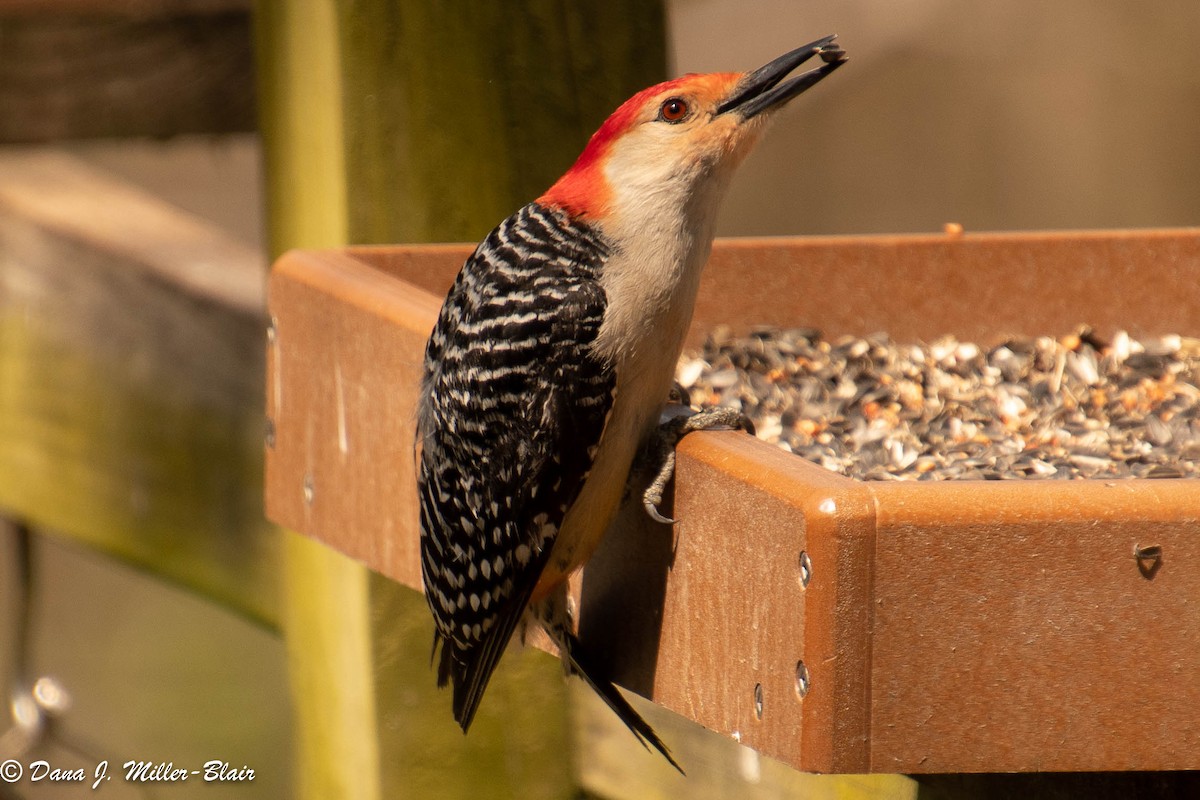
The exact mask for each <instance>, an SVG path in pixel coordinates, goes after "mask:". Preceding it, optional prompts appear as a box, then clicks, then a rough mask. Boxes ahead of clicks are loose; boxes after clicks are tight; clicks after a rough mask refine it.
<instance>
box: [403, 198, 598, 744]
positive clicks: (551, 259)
mask: <svg viewBox="0 0 1200 800" xmlns="http://www.w3.org/2000/svg"><path fill="white" fill-rule="evenodd" d="M607 256H608V251H607V248H606V247H605V245H604V243H603V241H602V240H601V238H600V236H599V234H598V233H597V232H596V231H595V230H594V229H592V228H590V227H588V226H587V225H586V224H584V223H582V222H580V221H578V220H574V219H572V218H570V217H569V216H568V215H567V214H565V213H563V212H562V211H559V210H556V209H552V208H548V207H544V206H540V205H538V204H536V203H535V204H530V205H527V206H525V207H524V208H522V209H521V210H520V211H518V212H517V213H516V214H514V215H513V216H511V217H509V218H508V219H507V220H505V221H504V222H502V223H501V224H500V225H499V226H498V227H497V228H496V229H495V230H493V231H492V232H491V233H490V234H489V235H488V237H487V238H486V239H485V240H484V241H483V242H482V243H481V244H480V245H479V247H478V248H477V249H476V250H475V252H474V253H473V254H472V255H471V257H470V258H468V259H467V261H466V263H465V264H464V265H463V268H462V271H461V272H460V273H459V275H458V278H457V280H456V281H455V283H454V286H453V287H452V288H451V290H450V293H449V295H448V296H447V297H446V301H445V304H444V305H443V306H442V311H441V314H440V315H439V317H438V321H437V325H436V326H435V328H434V330H433V334H432V336H431V337H430V339H429V344H428V346H427V348H426V351H425V365H424V368H425V374H424V378H423V381H422V386H421V398H420V405H419V412H418V421H417V441H418V445H419V453H420V456H419V464H418V465H417V484H418V491H419V496H420V509H421V571H422V575H423V576H424V580H425V590H426V598H427V599H428V601H429V605H430V608H431V609H432V610H433V616H434V620H435V622H436V627H437V632H436V637H435V647H436V646H437V644H438V643H439V642H440V644H441V647H442V655H441V661H440V662H439V669H438V683H439V685H445V683H446V682H447V680H449V681H451V682H452V683H453V685H454V713H455V717H456V719H458V721H459V723H460V724H462V726H463V728H464V729H465V728H466V727H467V726H468V725H469V724H470V721H471V718H472V717H473V715H474V710H475V708H476V706H477V704H478V701H479V698H480V696H481V695H482V694H483V690H484V688H485V687H486V685H487V682H488V680H489V678H490V677H491V674H492V671H493V669H494V668H495V665H496V662H497V660H498V659H499V657H500V655H501V654H502V653H503V651H504V648H505V647H506V645H507V643H508V640H509V639H510V638H511V636H512V633H513V630H514V629H515V627H516V625H517V622H518V621H519V620H520V618H521V615H522V613H523V611H524V610H525V607H526V605H527V604H528V602H529V597H530V593H531V592H532V591H533V588H534V586H535V585H536V584H537V581H538V577H539V575H540V574H541V572H542V569H543V568H544V566H545V564H546V561H547V559H548V557H549V554H550V550H551V548H552V547H553V545H554V540H555V537H556V535H557V533H558V528H559V526H560V525H561V523H562V521H563V517H564V515H565V513H566V510H567V508H568V507H569V506H570V504H571V503H572V502H573V501H574V500H575V498H576V496H577V495H578V493H579V490H580V488H581V487H582V485H583V482H584V480H585V479H586V477H587V473H588V470H589V469H590V468H591V464H592V455H593V453H594V452H595V449H596V446H597V444H598V443H599V441H600V437H601V434H602V433H603V431H604V424H605V420H606V417H607V414H608V411H609V409H610V408H611V407H612V402H613V393H614V390H615V386H616V376H615V373H614V370H613V368H612V366H611V365H608V364H604V363H601V362H600V361H599V360H598V359H596V358H595V357H594V356H593V354H592V352H591V348H590V344H591V343H592V342H593V341H594V340H595V338H596V335H597V333H598V332H599V330H600V325H601V322H602V321H603V318H604V309H605V296H604V291H603V289H602V288H601V286H600V282H599V278H600V272H601V270H602V269H603V266H604V262H605V260H606V258H607Z"/></svg>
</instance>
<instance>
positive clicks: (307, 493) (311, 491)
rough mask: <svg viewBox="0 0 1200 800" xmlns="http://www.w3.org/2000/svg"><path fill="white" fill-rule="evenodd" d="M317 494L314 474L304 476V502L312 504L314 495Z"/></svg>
mask: <svg viewBox="0 0 1200 800" xmlns="http://www.w3.org/2000/svg"><path fill="white" fill-rule="evenodd" d="M315 494H316V486H315V485H314V484H313V476H312V475H305V476H304V502H305V503H307V504H308V505H310V506H311V505H312V501H313V497H314V495H315Z"/></svg>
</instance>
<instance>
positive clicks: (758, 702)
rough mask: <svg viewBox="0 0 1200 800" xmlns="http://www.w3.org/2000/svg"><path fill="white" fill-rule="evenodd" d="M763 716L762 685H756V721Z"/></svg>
mask: <svg viewBox="0 0 1200 800" xmlns="http://www.w3.org/2000/svg"><path fill="white" fill-rule="evenodd" d="M762 715H763V691H762V684H761V683H756V684H754V717H755V719H762Z"/></svg>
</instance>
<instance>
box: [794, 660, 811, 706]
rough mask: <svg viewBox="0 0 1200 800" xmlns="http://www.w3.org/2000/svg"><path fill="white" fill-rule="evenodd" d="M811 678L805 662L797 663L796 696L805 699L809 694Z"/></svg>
mask: <svg viewBox="0 0 1200 800" xmlns="http://www.w3.org/2000/svg"><path fill="white" fill-rule="evenodd" d="M808 689H809V677H808V667H806V666H804V662H803V661H797V662H796V694H797V695H799V696H800V699H801V700H803V699H804V695H806V694H808Z"/></svg>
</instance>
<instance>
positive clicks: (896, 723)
mask: <svg viewBox="0 0 1200 800" xmlns="http://www.w3.org/2000/svg"><path fill="white" fill-rule="evenodd" d="M468 252H469V248H467V247H465V246H457V245H455V246H434V247H391V248H366V249H351V250H346V251H329V252H293V253H289V254H287V255H285V256H284V257H282V258H281V259H280V260H279V262H278V263H277V264H276V265H275V269H274V272H273V274H272V277H271V284H270V310H271V315H272V324H273V327H272V336H271V343H270V346H269V350H270V352H269V377H268V387H267V388H268V414H269V417H270V420H271V431H272V433H271V436H270V437H269V439H270V444H269V446H268V450H267V508H268V513H269V515H270V516H271V518H272V519H273V520H275V521H276V522H278V523H280V524H283V525H285V526H287V527H290V528H293V529H295V530H298V531H301V532H304V533H306V534H308V535H310V536H313V537H315V538H317V539H320V540H321V541H324V542H326V543H328V544H329V545H331V546H333V547H335V548H337V549H339V550H341V551H343V552H345V553H346V554H348V555H350V556H352V557H354V558H356V559H358V560H360V561H362V562H363V563H365V564H367V565H368V566H370V567H371V568H372V569H375V570H378V571H379V572H382V573H384V574H386V575H388V576H390V577H392V578H394V579H395V580H397V581H400V582H402V583H404V584H407V585H409V586H412V587H414V588H418V589H419V588H420V586H421V581H420V569H419V566H418V548H417V526H416V510H415V504H414V503H415V491H414V479H413V468H412V432H413V406H414V398H415V396H416V387H417V381H418V376H419V372H420V363H421V354H422V351H423V347H424V343H425V339H426V336H427V334H428V331H429V329H430V327H431V326H432V324H433V320H434V318H435V316H436V313H437V310H438V306H439V304H440V299H441V297H442V296H443V294H444V293H445V291H446V289H447V288H448V286H449V284H450V281H451V280H452V278H453V275H454V273H455V272H456V270H457V269H458V267H459V265H460V264H461V262H462V261H463V259H464V258H465V257H466V255H467V254H468ZM1198 287H1200V231H1197V230H1175V231H1139V232H1105V233H1067V234H1061V233H1056V234H1005V235H966V236H915V237H910V236H905V237H864V238H821V239H762V240H737V241H722V242H718V243H717V245H716V247H715V249H714V253H713V258H712V260H711V263H710V264H709V267H708V270H707V272H706V276H705V282H704V285H703V288H702V294H701V297H700V299H699V302H698V305H697V310H696V319H695V323H694V325H693V332H692V336H693V344H696V343H698V342H699V341H700V339H701V338H702V336H703V332H704V331H705V329H706V328H708V327H710V326H712V325H714V324H717V323H726V324H729V325H732V326H733V327H734V328H735V330H737V329H739V328H740V329H742V330H744V329H746V328H748V327H749V326H750V325H757V324H764V323H765V324H775V325H781V326H789V325H803V326H807V327H816V328H819V329H821V330H823V331H824V332H826V333H827V334H829V335H837V334H841V333H854V334H860V335H862V334H869V333H873V332H876V331H886V332H887V333H889V334H890V335H891V336H892V337H893V338H895V339H896V340H899V341H905V340H909V341H912V340H916V339H930V338H933V337H936V336H938V335H941V334H947V333H949V334H954V335H957V336H958V337H960V338H962V339H970V340H975V341H981V342H989V341H995V340H997V339H998V338H999V337H1001V336H1004V335H1033V334H1042V333H1049V334H1056V333H1058V334H1060V333H1065V332H1068V331H1069V330H1071V329H1072V328H1073V327H1074V326H1075V325H1077V324H1079V323H1084V322H1086V323H1089V324H1091V325H1093V326H1095V327H1096V328H1097V330H1099V331H1102V332H1104V331H1107V332H1112V331H1113V330H1115V329H1118V328H1124V329H1127V330H1129V331H1130V332H1131V333H1133V334H1135V335H1151V334H1164V333H1180V334H1185V335H1190V336H1197V335H1200V327H1198V326H1200V288H1198ZM671 513H673V515H674V516H675V517H676V518H677V519H678V520H679V522H678V524H677V525H676V526H675V528H674V529H673V530H672V529H670V528H667V527H665V526H660V525H655V524H653V523H651V522H650V521H649V520H648V519H647V518H646V517H645V516H644V515H643V514H642V513H641V511H640V509H638V508H637V507H636V506H635V505H631V506H627V507H626V508H625V509H623V510H622V514H621V517H620V518H619V519H618V520H617V521H616V522H615V523H614V526H613V529H612V530H611V531H610V535H609V537H608V539H607V540H606V542H605V544H604V546H602V548H601V551H600V552H599V553H598V554H597V556H596V558H595V559H594V561H593V562H592V564H591V565H589V567H588V568H587V569H586V570H585V572H584V575H583V577H582V580H580V581H579V582H578V583H579V584H581V585H580V586H577V589H579V590H580V591H581V603H582V606H581V608H582V611H581V621H580V627H581V634H582V635H583V636H585V637H588V638H589V639H591V640H592V641H594V642H597V643H598V644H600V645H601V646H602V647H601V649H603V650H604V651H605V652H608V653H609V654H610V655H611V663H610V665H609V666H610V668H611V669H612V670H613V672H614V674H615V675H617V676H618V677H619V680H620V682H621V683H622V684H623V685H624V686H626V687H628V688H630V689H632V690H634V691H636V692H638V693H640V694H643V695H645V696H646V697H649V698H652V699H653V700H654V701H656V702H658V703H660V704H662V705H664V706H666V707H667V708H670V709H672V710H674V711H676V712H678V713H679V714H682V715H683V716H685V717H688V718H690V719H692V720H695V721H697V722H699V723H700V724H702V725H704V726H706V727H708V728H711V729H713V730H717V731H721V732H723V733H725V734H727V735H731V736H734V737H736V738H738V739H739V740H740V741H741V742H743V743H744V744H747V745H749V746H751V747H754V748H755V749H757V750H759V751H761V752H763V753H765V754H767V755H770V756H773V757H775V758H777V759H779V760H781V761H784V762H786V763H788V764H791V765H793V766H795V767H797V768H799V769H802V770H807V771H819V772H908V773H922V772H975V771H987V772H999V771H1035V770H1036V771H1060V770H1063V771H1074V770H1170V769H1197V768H1200V535H1198V526H1197V520H1198V515H1200V482H1197V481H1192V480H1185V479H1174V480H1144V481H1139V480H1122V481H1102V480H1094V481H1068V482H1062V481H1008V482H982V481H961V482H952V483H866V482H859V481H855V480H850V479H847V478H843V477H840V476H837V475H834V474H832V473H830V472H827V471H825V470H824V469H822V468H820V467H818V466H815V465H813V464H810V463H808V462H805V461H803V460H802V459H800V458H798V457H796V456H793V455H790V454H787V453H784V452H782V451H780V450H777V449H775V448H773V447H770V446H768V445H766V444H763V443H761V442H758V441H757V440H755V439H752V438H751V437H749V436H746V435H744V434H741V433H736V432H725V433H707V434H696V435H694V436H691V437H689V438H688V439H686V440H685V441H684V443H683V444H682V445H681V447H680V456H679V465H678V470H677V478H676V488H675V497H674V505H673V509H672V510H671ZM1137 548H1142V554H1143V558H1141V559H1140V560H1139V558H1137V557H1136V556H1135V549H1137ZM1148 548H1157V550H1155V549H1148ZM431 680H432V678H431Z"/></svg>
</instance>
